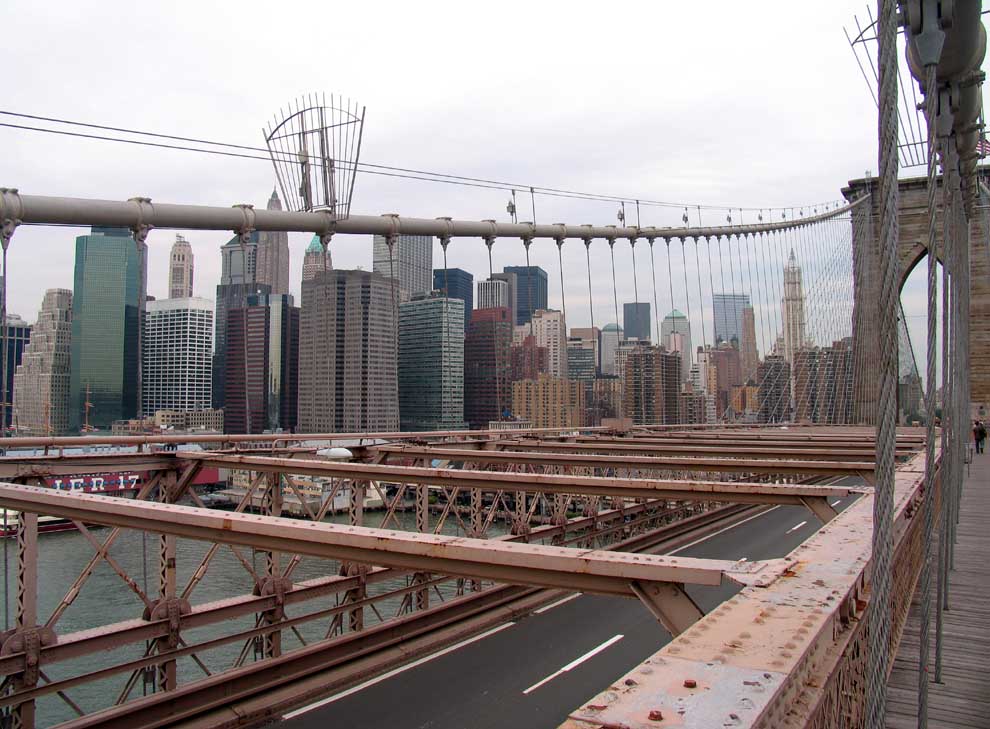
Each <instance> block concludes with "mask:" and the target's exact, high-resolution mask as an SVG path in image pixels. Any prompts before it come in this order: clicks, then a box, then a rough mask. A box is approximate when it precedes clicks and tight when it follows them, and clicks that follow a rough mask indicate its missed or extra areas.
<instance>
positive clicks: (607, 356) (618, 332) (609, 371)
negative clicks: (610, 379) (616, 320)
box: [601, 324, 623, 375]
mask: <svg viewBox="0 0 990 729" xmlns="http://www.w3.org/2000/svg"><path fill="white" fill-rule="evenodd" d="M622 335H623V332H622V327H620V326H619V325H618V324H606V325H605V328H604V329H602V364H601V367H602V374H603V375H614V374H617V373H616V371H615V353H616V351H617V350H618V349H619V344H620V342H622V339H623V336H622Z"/></svg>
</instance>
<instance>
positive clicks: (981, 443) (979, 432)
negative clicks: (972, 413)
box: [976, 420, 987, 453]
mask: <svg viewBox="0 0 990 729" xmlns="http://www.w3.org/2000/svg"><path fill="white" fill-rule="evenodd" d="M986 441H987V426H986V425H984V423H983V421H982V420H977V421H976V452H977V453H983V449H984V448H985V447H986Z"/></svg>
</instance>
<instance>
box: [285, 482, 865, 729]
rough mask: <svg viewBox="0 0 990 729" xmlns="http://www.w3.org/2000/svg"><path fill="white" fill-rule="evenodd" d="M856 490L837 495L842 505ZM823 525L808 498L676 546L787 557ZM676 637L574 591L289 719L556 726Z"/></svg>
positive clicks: (613, 602)
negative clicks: (804, 504)
mask: <svg viewBox="0 0 990 729" xmlns="http://www.w3.org/2000/svg"><path fill="white" fill-rule="evenodd" d="M843 480H845V479H843ZM848 483H854V482H853V481H848ZM854 498H855V496H847V497H844V498H842V499H841V500H833V502H832V503H833V505H835V508H836V509H839V510H841V509H843V508H845V507H846V506H848V505H849V504H850V503H852V501H853V500H854ZM819 525H820V524H819V522H818V520H817V519H816V518H815V516H814V515H813V514H812V513H811V512H810V511H809V510H808V509H805V508H804V507H798V506H778V507H775V508H772V509H770V510H768V511H766V512H763V513H762V514H760V515H758V516H756V517H751V518H750V519H749V520H748V521H746V522H742V523H739V524H736V525H735V526H731V527H728V528H726V529H724V530H722V531H719V532H716V533H715V534H713V535H711V536H709V537H707V538H704V539H702V540H701V541H699V542H696V543H694V544H691V545H689V546H687V547H684V548H682V549H680V550H678V554H682V555H684V556H690V557H709V558H718V559H742V558H744V557H745V558H746V559H750V560H760V559H770V558H773V557H782V556H784V555H786V554H787V553H788V552H790V551H791V550H792V549H794V548H795V547H796V546H797V545H798V544H800V543H801V542H803V541H804V540H805V539H807V538H808V537H809V536H810V535H811V534H812V533H813V532H814V531H816V530H817V529H818V527H819ZM738 589H739V588H737V587H734V586H731V585H728V586H721V587H689V588H688V592H690V593H691V595H692V597H694V599H695V600H696V601H697V602H698V604H699V606H700V607H701V608H702V609H703V610H705V611H709V610H711V609H713V608H714V607H715V606H717V605H718V604H719V603H721V602H722V601H723V600H725V599H726V598H728V597H731V596H732V595H733V594H734V593H735V592H736V591H737V590H738ZM669 641H670V635H669V634H668V633H667V632H666V631H665V630H664V629H663V628H662V627H661V626H660V625H659V623H657V621H656V619H654V618H653V616H652V615H651V614H650V613H649V611H648V610H647V609H646V607H645V606H643V605H642V604H641V603H640V602H639V601H638V600H631V599H624V598H619V597H604V596H598V595H584V594H575V595H572V596H570V597H567V598H564V599H562V600H560V601H558V602H556V603H552V604H551V605H548V606H546V607H544V608H541V609H539V610H537V611H535V612H533V613H531V614H530V615H528V616H526V617H525V618H523V619H521V620H518V621H517V622H514V623H506V624H503V625H501V626H498V627H496V628H494V629H493V630H489V631H488V632H487V633H483V634H481V635H480V636H476V637H474V638H472V639H469V640H467V641H464V642H462V643H459V644H457V645H454V646H451V647H449V648H447V649H445V650H443V651H440V652H438V653H435V654H432V655H430V656H428V657H426V658H423V659H421V660H419V661H414V662H413V663H410V664H407V665H406V666H402V667H400V668H398V669H396V670H394V671H391V672H389V673H386V674H384V675H383V676H380V677H378V678H375V679H372V680H370V681H367V682H365V683H363V684H360V685H359V686H356V687H354V688H352V689H349V690H347V691H344V692H341V693H339V694H336V695H334V696H331V697H329V698H327V699H323V700H322V701H318V702H316V703H313V704H310V705H309V706H305V707H303V708H301V709H298V710H296V711H293V712H290V713H288V714H286V715H285V717H284V720H283V722H282V726H283V727H284V728H285V729H317V727H319V728H320V729H322V728H323V727H331V726H333V727H348V729H352V728H353V729H358V728H362V729H363V728H364V727H369V728H372V727H373V728H378V727H389V729H495V728H496V727H497V728H499V729H501V728H503V727H512V728H513V729H552V728H553V727H556V726H558V725H559V724H560V723H561V722H562V721H564V719H565V718H566V717H567V714H568V712H569V711H571V710H572V709H574V708H575V707H577V706H579V705H581V704H582V703H583V702H585V701H587V700H588V699H590V698H591V697H593V696H594V695H595V694H597V693H598V692H599V691H601V690H602V689H603V688H605V687H606V686H607V685H608V684H609V683H610V682H612V681H614V680H615V679H616V678H618V677H619V676H621V675H623V674H624V673H626V672H627V671H629V670H630V669H632V668H634V667H635V666H637V665H638V664H640V663H642V662H643V661H644V660H645V659H646V658H648V657H649V656H650V655H652V654H653V653H655V652H656V651H658V650H659V649H660V648H661V647H663V646H664V645H666V644H667V643H668V642H669Z"/></svg>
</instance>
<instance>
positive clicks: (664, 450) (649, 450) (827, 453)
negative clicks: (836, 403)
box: [496, 439, 874, 463]
mask: <svg viewBox="0 0 990 729" xmlns="http://www.w3.org/2000/svg"><path fill="white" fill-rule="evenodd" d="M496 449H498V450H503V451H547V452H551V453H603V454H608V455H621V454H624V453H630V454H632V455H637V454H638V455H648V454H669V455H674V456H676V455H689V456H690V455H702V456H718V457H719V458H745V457H747V456H748V457H750V458H756V457H760V458H771V459H776V458H784V459H788V458H800V459H805V460H826V459H827V460H829V461H841V462H846V461H854V462H871V463H872V462H873V458H874V451H873V450H872V449H863V448H859V449H850V448H841V449H839V448H835V447H834V446H828V447H825V446H823V447H820V448H809V447H803V448H801V447H785V448H779V447H767V446H739V445H734V444H732V443H725V444H721V445H701V446H694V445H679V444H667V443H662V442H660V443H655V444H648V445H646V444H642V443H627V442H625V441H624V440H612V441H606V440H596V441H591V442H588V441H582V442H579V443H569V442H566V441H553V440H533V439H525V440H522V439H518V440H506V441H500V442H497V443H496Z"/></svg>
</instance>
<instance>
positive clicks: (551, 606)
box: [533, 592, 581, 615]
mask: <svg viewBox="0 0 990 729" xmlns="http://www.w3.org/2000/svg"><path fill="white" fill-rule="evenodd" d="M576 597H581V593H580V592H575V593H574V594H573V595H568V596H567V597H565V598H564V599H563V600H557V602H552V603H550V604H549V605H544V606H543V607H541V608H540V609H539V610H534V611H533V613H534V614H535V615H542V614H543V613H545V612H547V611H548V610H553V609H554V608H555V607H560V606H561V605H563V604H564V603H565V602H570V601H571V600H573V599H574V598H576Z"/></svg>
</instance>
